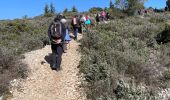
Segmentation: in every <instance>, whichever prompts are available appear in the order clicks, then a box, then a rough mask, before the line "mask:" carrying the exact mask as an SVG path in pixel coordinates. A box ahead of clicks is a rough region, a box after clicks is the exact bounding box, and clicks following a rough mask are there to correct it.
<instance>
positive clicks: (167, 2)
mask: <svg viewBox="0 0 170 100" xmlns="http://www.w3.org/2000/svg"><path fill="white" fill-rule="evenodd" d="M166 5H167V7H168V9H169V10H170V0H167V1H166Z"/></svg>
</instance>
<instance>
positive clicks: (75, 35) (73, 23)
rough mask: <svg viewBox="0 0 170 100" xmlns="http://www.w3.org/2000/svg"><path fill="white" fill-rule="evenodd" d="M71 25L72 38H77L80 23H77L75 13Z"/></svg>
mask: <svg viewBox="0 0 170 100" xmlns="http://www.w3.org/2000/svg"><path fill="white" fill-rule="evenodd" d="M72 26H73V30H74V40H77V35H78V29H79V27H80V23H79V20H78V16H77V15H75V16H74V17H73V19H72Z"/></svg>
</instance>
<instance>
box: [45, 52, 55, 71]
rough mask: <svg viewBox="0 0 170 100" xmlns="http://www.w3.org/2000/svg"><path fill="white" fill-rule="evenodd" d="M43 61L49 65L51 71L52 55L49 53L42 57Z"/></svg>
mask: <svg viewBox="0 0 170 100" xmlns="http://www.w3.org/2000/svg"><path fill="white" fill-rule="evenodd" d="M44 59H45V61H46V62H47V63H48V64H50V68H51V69H52V63H53V61H52V53H49V54H48V55H46V56H45V57H44Z"/></svg>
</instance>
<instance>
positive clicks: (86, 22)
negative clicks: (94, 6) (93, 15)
mask: <svg viewBox="0 0 170 100" xmlns="http://www.w3.org/2000/svg"><path fill="white" fill-rule="evenodd" d="M90 25H91V21H90V18H89V16H88V15H86V21H85V27H86V30H88V29H89V28H90Z"/></svg>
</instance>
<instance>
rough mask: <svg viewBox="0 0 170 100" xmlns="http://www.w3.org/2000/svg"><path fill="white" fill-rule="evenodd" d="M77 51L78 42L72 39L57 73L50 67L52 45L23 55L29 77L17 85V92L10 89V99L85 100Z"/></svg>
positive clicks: (79, 56) (15, 89) (14, 89)
mask: <svg viewBox="0 0 170 100" xmlns="http://www.w3.org/2000/svg"><path fill="white" fill-rule="evenodd" d="M81 37H82V35H79V36H78V39H80V38H81ZM68 47H69V46H68ZM78 48H79V43H78V42H76V41H74V40H72V41H71V42H70V47H69V48H68V50H67V53H63V56H62V64H61V67H62V70H60V71H58V72H57V71H55V70H51V68H50V64H49V63H50V54H51V46H49V45H47V46H45V47H44V48H42V49H39V50H35V51H31V52H28V53H26V54H24V55H25V59H24V60H23V61H24V62H25V63H26V64H28V67H29V68H30V74H29V75H28V78H27V79H25V80H22V81H20V82H19V83H18V84H19V85H18V86H19V87H20V88H19V89H18V88H15V87H13V88H12V90H11V92H12V95H13V97H12V98H10V99H9V100H86V98H85V97H86V96H85V94H84V92H83V88H81V87H80V85H81V81H82V78H81V77H80V74H79V69H78V68H77V66H78V65H79V61H80V59H81V55H80V53H79V52H78Z"/></svg>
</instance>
